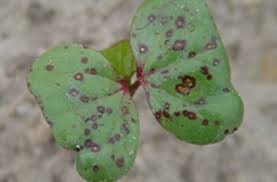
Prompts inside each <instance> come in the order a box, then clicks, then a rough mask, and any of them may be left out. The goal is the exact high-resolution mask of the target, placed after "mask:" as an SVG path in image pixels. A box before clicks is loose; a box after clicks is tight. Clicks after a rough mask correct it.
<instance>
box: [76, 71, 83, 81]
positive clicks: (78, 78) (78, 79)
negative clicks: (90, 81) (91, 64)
mask: <svg viewBox="0 0 277 182" xmlns="http://www.w3.org/2000/svg"><path fill="white" fill-rule="evenodd" d="M74 79H75V80H77V81H83V80H84V75H83V74H82V73H76V74H75V75H74Z"/></svg>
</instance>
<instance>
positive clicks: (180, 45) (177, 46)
mask: <svg viewBox="0 0 277 182" xmlns="http://www.w3.org/2000/svg"><path fill="white" fill-rule="evenodd" d="M185 47H186V40H176V41H175V43H174V44H173V46H172V49H173V50H174V51H182V50H184V49H185Z"/></svg>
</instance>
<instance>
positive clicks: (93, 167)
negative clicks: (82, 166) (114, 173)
mask: <svg viewBox="0 0 277 182" xmlns="http://www.w3.org/2000/svg"><path fill="white" fill-rule="evenodd" d="M99 169H100V168H99V166H98V165H93V166H92V170H93V171H94V172H95V173H97V172H98V171H99Z"/></svg>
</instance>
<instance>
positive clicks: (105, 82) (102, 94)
mask: <svg viewBox="0 0 277 182" xmlns="http://www.w3.org/2000/svg"><path fill="white" fill-rule="evenodd" d="M118 77H119V75H117V74H116V73H115V71H114V69H113V68H112V66H111V65H110V63H109V61H108V60H107V59H106V58H105V57H104V56H103V55H102V54H101V53H98V52H96V51H94V50H88V49H83V48H82V47H80V46H79V45H71V44H70V45H62V46H59V47H55V48H53V49H50V50H49V51H47V52H46V53H45V54H43V55H42V56H41V57H39V58H38V59H37V60H36V62H35V63H34V64H33V67H32V71H31V73H30V74H29V75H28V84H29V89H30V90H31V92H32V93H33V95H34V96H35V97H36V98H37V100H38V102H39V103H40V106H41V108H42V111H43V114H44V117H45V118H46V119H47V121H48V122H49V124H51V126H52V130H53V134H54V136H55V139H56V141H57V143H58V144H59V145H61V146H63V147H64V148H66V149H69V150H73V151H76V152H78V153H77V154H76V166H77V170H78V171H79V173H80V175H81V176H82V177H83V178H84V179H86V180H87V181H89V182H92V181H93V182H99V181H107V182H110V181H115V180H116V179H118V178H119V177H121V176H122V175H124V174H126V173H127V171H128V170H129V169H130V167H131V166H132V164H133V162H134V159H135V155H136V150H137V147H138V131H139V127H138V117H137V111H136V109H135V107H134V104H133V102H132V101H131V97H130V95H129V94H128V93H126V89H122V85H121V84H120V83H118V82H117V80H118Z"/></svg>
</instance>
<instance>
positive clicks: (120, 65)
mask: <svg viewBox="0 0 277 182" xmlns="http://www.w3.org/2000/svg"><path fill="white" fill-rule="evenodd" d="M102 53H103V55H104V56H105V57H106V58H107V59H108V60H109V61H110V63H111V65H112V66H113V68H114V70H115V71H116V72H117V74H119V75H120V76H122V77H123V78H122V79H129V78H131V77H132V75H133V74H134V72H135V71H136V62H135V58H134V56H133V52H132V49H131V46H130V43H129V40H123V41H120V42H118V43H116V44H115V45H113V46H112V47H110V48H108V49H105V50H103V51H102Z"/></svg>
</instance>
